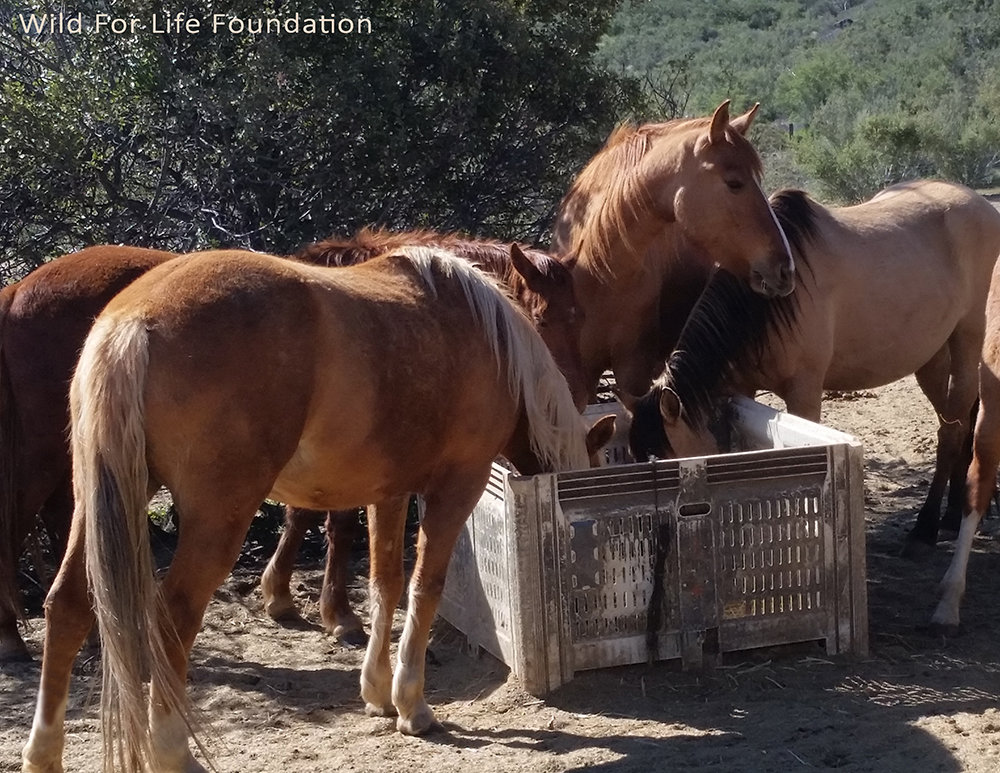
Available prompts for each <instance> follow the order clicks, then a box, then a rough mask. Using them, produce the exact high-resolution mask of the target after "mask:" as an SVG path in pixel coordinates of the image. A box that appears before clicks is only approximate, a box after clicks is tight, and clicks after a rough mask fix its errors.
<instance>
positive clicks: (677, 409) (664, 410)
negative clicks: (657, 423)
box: [660, 387, 681, 427]
mask: <svg viewBox="0 0 1000 773" xmlns="http://www.w3.org/2000/svg"><path fill="white" fill-rule="evenodd" d="M660 416H661V417H663V423H664V424H666V425H668V426H671V427H673V426H674V425H676V424H677V423H678V422H679V421H680V420H681V398H679V397H678V396H677V393H676V392H675V391H674V390H673V389H671V388H670V387H664V388H663V391H662V392H660Z"/></svg>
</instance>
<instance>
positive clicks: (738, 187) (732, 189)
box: [659, 100, 795, 297]
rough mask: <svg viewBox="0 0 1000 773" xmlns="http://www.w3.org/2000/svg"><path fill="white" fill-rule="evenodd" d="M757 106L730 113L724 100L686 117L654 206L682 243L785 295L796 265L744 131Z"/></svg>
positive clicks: (765, 291)
mask: <svg viewBox="0 0 1000 773" xmlns="http://www.w3.org/2000/svg"><path fill="white" fill-rule="evenodd" d="M757 108H758V105H754V106H753V107H752V108H750V110H748V111H747V112H746V113H744V114H743V115H740V116H737V117H736V118H733V119H731V120H730V117H729V102H728V100H727V101H726V102H723V103H722V104H721V105H719V107H718V108H717V109H716V111H715V113H714V114H713V115H712V118H711V119H710V120H708V121H701V122H696V123H692V131H691V132H690V133H688V134H687V137H686V140H685V142H684V145H683V149H682V151H681V152H680V153H678V152H676V150H675V152H674V153H673V154H672V155H671V156H665V157H664V166H663V171H664V173H666V174H667V175H669V176H670V182H669V184H667V185H665V186H663V188H662V189H661V191H660V194H659V195H660V196H661V200H660V202H659V204H660V211H661V212H662V213H664V215H665V216H666V217H667V218H668V219H669V218H672V219H674V220H675V221H676V223H677V225H678V226H679V227H680V229H681V232H682V234H683V237H684V240H685V241H686V242H687V243H689V244H690V245H692V246H693V247H694V248H695V249H696V250H697V251H698V252H699V253H702V254H703V255H704V256H706V257H707V258H708V259H710V260H712V261H714V262H716V263H718V264H720V265H721V266H723V267H724V268H726V269H728V270H729V271H731V272H732V273H733V274H735V275H737V276H740V277H743V278H744V279H745V280H746V281H748V282H749V284H750V286H751V287H752V288H753V289H754V290H755V291H756V292H758V293H760V294H761V295H764V296H768V297H775V296H785V295H788V294H789V293H791V292H792V290H793V289H794V288H795V267H794V263H793V262H792V256H791V251H790V250H789V246H788V240H787V239H786V238H785V234H784V232H783V231H782V230H781V226H780V225H779V224H778V221H777V219H776V218H775V216H774V213H773V212H772V211H771V207H770V206H769V204H768V201H767V197H766V196H765V195H764V192H763V190H762V189H761V185H760V179H761V174H762V166H761V161H760V156H759V155H758V154H757V151H756V150H755V149H754V148H753V146H752V145H751V144H750V142H749V141H748V140H747V138H746V136H745V135H746V133H747V131H748V130H749V128H750V125H751V124H752V123H753V118H754V116H755V115H756V112H757ZM668 136H669V135H668ZM663 199H666V200H663Z"/></svg>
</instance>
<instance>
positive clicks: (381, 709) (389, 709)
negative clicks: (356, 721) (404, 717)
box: [365, 703, 396, 717]
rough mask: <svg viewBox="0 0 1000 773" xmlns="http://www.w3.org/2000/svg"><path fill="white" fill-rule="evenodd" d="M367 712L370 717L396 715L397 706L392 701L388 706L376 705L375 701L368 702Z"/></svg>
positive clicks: (366, 705)
mask: <svg viewBox="0 0 1000 773" xmlns="http://www.w3.org/2000/svg"><path fill="white" fill-rule="evenodd" d="M365 714H367V715H368V716H369V717H394V716H396V707H395V706H393V705H392V704H391V703H390V704H389V705H388V706H376V705H375V704H374V703H366V704H365Z"/></svg>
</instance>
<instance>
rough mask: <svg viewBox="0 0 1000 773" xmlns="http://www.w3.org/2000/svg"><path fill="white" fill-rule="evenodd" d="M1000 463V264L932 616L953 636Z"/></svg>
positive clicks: (990, 299)
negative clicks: (954, 534) (963, 474)
mask: <svg viewBox="0 0 1000 773" xmlns="http://www.w3.org/2000/svg"><path fill="white" fill-rule="evenodd" d="M998 464H1000V263H998V264H997V265H996V266H994V268H993V279H992V282H991V284H990V293H989V297H988V299H987V303H986V337H985V342H984V344H983V354H982V361H981V362H980V364H979V416H978V417H977V419H976V429H975V434H974V436H973V439H972V464H971V465H970V466H969V476H968V486H967V502H966V507H965V515H964V517H963V518H962V523H961V527H960V528H959V532H958V539H957V540H956V542H955V552H954V554H953V555H952V558H951V564H950V565H949V566H948V571H947V572H946V573H945V576H944V579H943V580H942V581H941V591H942V593H941V600H940V601H939V602H938V605H937V608H936V609H935V610H934V615H933V616H932V617H931V625H932V627H934V628H936V629H939V630H941V631H942V632H944V633H948V634H953V633H955V632H956V630H957V629H958V627H959V608H960V606H961V603H962V596H963V595H965V576H966V572H967V570H968V566H969V554H970V553H971V552H972V543H973V541H974V539H975V536H976V531H977V529H978V528H979V522H980V521H981V520H982V518H983V516H984V515H985V514H986V511H987V510H988V509H989V506H990V499H991V498H992V496H993V492H994V490H995V489H996V480H997V465H998Z"/></svg>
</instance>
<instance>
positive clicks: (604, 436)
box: [587, 413, 617, 456]
mask: <svg viewBox="0 0 1000 773" xmlns="http://www.w3.org/2000/svg"><path fill="white" fill-rule="evenodd" d="M616 419H617V417H616V416H615V415H614V414H613V413H609V414H607V415H605V416H602V417H601V418H599V419H598V420H597V421H595V422H594V423H593V424H592V425H591V426H590V429H588V430H587V453H588V454H589V455H591V456H593V455H594V454H596V453H597V452H598V451H600V450H601V449H602V448H604V446H606V445H607V444H608V443H609V442H611V438H612V437H613V436H614V434H615V420H616Z"/></svg>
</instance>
